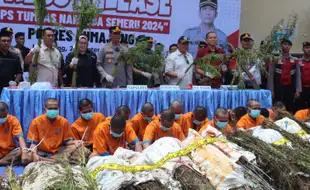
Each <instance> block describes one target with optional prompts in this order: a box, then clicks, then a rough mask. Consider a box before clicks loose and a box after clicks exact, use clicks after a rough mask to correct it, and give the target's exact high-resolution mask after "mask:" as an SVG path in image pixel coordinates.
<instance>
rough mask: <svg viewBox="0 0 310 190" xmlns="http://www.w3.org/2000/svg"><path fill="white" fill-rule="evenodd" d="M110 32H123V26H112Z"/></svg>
mask: <svg viewBox="0 0 310 190" xmlns="http://www.w3.org/2000/svg"><path fill="white" fill-rule="evenodd" d="M109 31H110V33H121V31H122V30H121V27H119V26H111V27H110V29H109Z"/></svg>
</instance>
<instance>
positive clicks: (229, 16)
mask: <svg viewBox="0 0 310 190" xmlns="http://www.w3.org/2000/svg"><path fill="white" fill-rule="evenodd" d="M46 2H47V9H48V13H49V18H47V19H46V20H45V21H46V22H45V24H46V26H51V25H52V24H51V23H50V22H57V23H58V25H59V26H60V27H59V26H57V27H54V28H55V29H56V33H55V39H56V40H57V44H58V49H59V50H60V51H61V52H62V53H63V54H64V56H66V55H67V54H68V53H69V52H70V51H72V50H73V45H74V39H75V36H74V33H75V32H76V29H75V25H76V24H77V23H76V20H75V18H74V16H73V12H72V2H74V1H73V0H46ZM201 5H203V6H201ZM206 5H208V6H206ZM99 8H101V9H103V10H104V11H103V13H101V14H100V15H99V16H98V18H97V19H96V21H95V22H94V23H93V25H92V26H91V27H90V28H89V30H87V31H85V33H86V35H87V36H88V37H89V42H90V44H89V47H90V48H91V49H92V50H93V51H94V52H95V53H98V52H99V48H100V47H101V45H102V44H104V43H107V42H108V39H109V32H108V29H109V27H110V26H114V25H119V26H120V27H121V28H122V30H123V32H122V38H124V39H126V40H127V41H128V42H129V45H133V44H134V43H135V38H136V37H137V36H138V35H140V34H145V35H147V36H151V37H153V38H154V40H155V41H156V42H160V43H162V44H164V45H165V49H168V47H169V45H171V44H173V43H177V39H178V38H179V37H180V36H182V35H185V36H187V37H188V38H189V39H190V41H191V42H190V43H191V44H190V52H191V53H193V54H194V55H195V54H196V51H197V44H198V42H199V41H201V40H204V38H205V35H206V33H207V32H208V31H216V32H217V34H218V38H219V44H220V45H221V46H222V47H223V48H226V47H227V46H226V45H227V42H230V43H231V44H233V45H234V46H235V47H236V46H237V44H238V35H239V25H240V10H241V0H218V1H217V0H190V1H189V0H101V1H100V4H99ZM0 26H1V28H2V27H6V26H7V27H11V28H13V31H14V33H16V32H25V34H26V35H25V39H26V43H25V46H27V47H29V48H31V47H33V45H34V44H36V43H37V37H38V35H37V33H36V31H37V28H38V26H36V18H35V12H34V5H33V0H0ZM52 27H53V26H52ZM12 45H15V42H14V41H13V42H12Z"/></svg>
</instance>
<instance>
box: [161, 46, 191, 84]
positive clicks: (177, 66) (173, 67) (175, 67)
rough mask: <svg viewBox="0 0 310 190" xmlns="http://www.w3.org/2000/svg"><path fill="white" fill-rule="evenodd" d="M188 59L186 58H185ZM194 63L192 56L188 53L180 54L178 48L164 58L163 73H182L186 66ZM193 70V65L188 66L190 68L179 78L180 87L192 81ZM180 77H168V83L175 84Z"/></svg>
mask: <svg viewBox="0 0 310 190" xmlns="http://www.w3.org/2000/svg"><path fill="white" fill-rule="evenodd" d="M185 56H186V58H187V60H188V62H187V60H186V58H185ZM193 63H194V59H193V56H192V55H191V54H189V53H186V55H184V54H182V53H181V52H180V51H179V50H177V51H175V52H173V53H171V54H170V55H169V56H168V57H167V58H166V60H165V73H168V72H174V73H178V74H180V73H184V74H185V71H186V70H187V68H188V67H189V66H190V65H191V64H193ZM193 70H194V65H193V66H192V67H191V68H190V70H189V71H188V72H187V73H186V75H185V76H184V78H183V79H182V80H181V83H180V84H179V86H180V88H186V87H187V86H188V84H191V83H192V81H193ZM179 80H180V79H178V78H170V80H169V81H168V84H170V85H177V84H178V82H179Z"/></svg>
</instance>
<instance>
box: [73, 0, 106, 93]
mask: <svg viewBox="0 0 310 190" xmlns="http://www.w3.org/2000/svg"><path fill="white" fill-rule="evenodd" d="M72 7H73V12H74V17H75V19H76V22H77V23H79V24H78V25H77V28H76V36H75V47H74V57H75V58H78V56H79V43H78V42H79V36H80V35H81V34H82V33H83V31H84V30H85V29H87V28H89V27H90V26H91V25H92V24H93V22H94V21H95V19H96V18H97V17H98V14H99V13H100V12H102V9H99V8H98V7H99V2H98V1H97V2H96V3H93V2H92V0H75V1H74V3H73V5H72ZM76 69H77V65H75V66H74V70H73V75H72V87H76V86H77V85H76Z"/></svg>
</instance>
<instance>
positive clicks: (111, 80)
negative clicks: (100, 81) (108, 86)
mask: <svg viewBox="0 0 310 190" xmlns="http://www.w3.org/2000/svg"><path fill="white" fill-rule="evenodd" d="M105 79H106V80H107V81H108V82H111V83H113V81H114V77H112V76H111V75H107V76H105Z"/></svg>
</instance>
